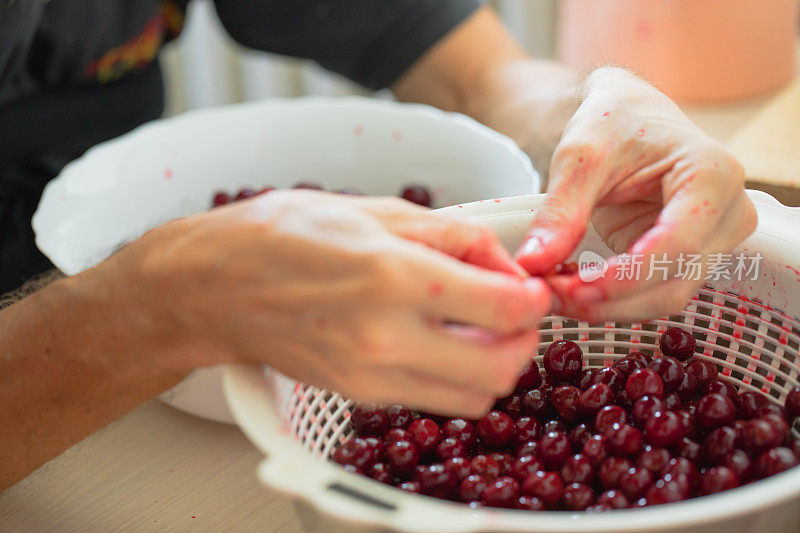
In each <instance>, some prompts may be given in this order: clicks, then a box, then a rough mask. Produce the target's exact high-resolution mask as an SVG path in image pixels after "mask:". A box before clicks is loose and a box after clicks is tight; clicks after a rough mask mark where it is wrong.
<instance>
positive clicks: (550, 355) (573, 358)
mask: <svg viewBox="0 0 800 533" xmlns="http://www.w3.org/2000/svg"><path fill="white" fill-rule="evenodd" d="M542 363H543V364H544V369H545V371H546V372H547V373H548V374H549V375H550V376H551V377H552V378H553V379H554V380H556V381H570V382H572V381H577V379H578V378H579V377H580V374H581V369H582V368H583V353H582V352H581V349H580V347H579V346H578V345H577V344H575V343H574V342H572V341H568V340H560V341H555V342H554V343H552V344H551V345H550V346H548V347H547V350H545V352H544V357H543V358H542Z"/></svg>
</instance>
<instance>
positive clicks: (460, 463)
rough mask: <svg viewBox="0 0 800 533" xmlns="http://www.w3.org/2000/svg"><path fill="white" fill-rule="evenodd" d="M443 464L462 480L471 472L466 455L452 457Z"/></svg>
mask: <svg viewBox="0 0 800 533" xmlns="http://www.w3.org/2000/svg"><path fill="white" fill-rule="evenodd" d="M442 465H443V466H444V467H445V468H446V469H447V470H450V471H451V472H452V473H453V474H455V476H456V478H457V479H458V480H459V481H461V480H462V479H464V478H465V477H467V475H468V474H469V461H468V460H467V459H466V458H465V457H450V458H449V459H445V461H444V462H443V463H442Z"/></svg>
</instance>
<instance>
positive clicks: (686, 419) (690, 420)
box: [677, 410, 697, 439]
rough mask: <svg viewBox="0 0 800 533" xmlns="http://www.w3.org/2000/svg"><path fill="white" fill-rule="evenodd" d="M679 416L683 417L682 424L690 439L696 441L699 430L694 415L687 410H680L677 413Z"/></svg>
mask: <svg viewBox="0 0 800 533" xmlns="http://www.w3.org/2000/svg"><path fill="white" fill-rule="evenodd" d="M677 413H678V416H679V417H681V423H682V424H683V427H684V429H686V436H687V437H689V438H690V439H694V438H695V437H696V436H697V428H696V427H695V424H694V415H693V414H692V413H691V412H690V411H687V410H680V411H677Z"/></svg>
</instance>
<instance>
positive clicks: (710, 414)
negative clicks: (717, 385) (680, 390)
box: [695, 394, 736, 429]
mask: <svg viewBox="0 0 800 533" xmlns="http://www.w3.org/2000/svg"><path fill="white" fill-rule="evenodd" d="M735 417H736V407H735V406H734V405H733V402H732V401H731V400H730V399H729V398H727V397H725V396H723V395H721V394H706V395H705V396H703V397H702V398H700V401H699V402H697V412H696V413H695V420H696V421H697V423H698V424H699V425H700V426H701V427H703V428H706V429H713V428H716V427H719V426H725V425H728V424H730V423H732V422H733V420H734V418H735Z"/></svg>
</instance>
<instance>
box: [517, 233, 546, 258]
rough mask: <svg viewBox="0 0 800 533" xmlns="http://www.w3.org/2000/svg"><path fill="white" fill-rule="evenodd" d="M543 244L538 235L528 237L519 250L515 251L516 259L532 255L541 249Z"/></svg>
mask: <svg viewBox="0 0 800 533" xmlns="http://www.w3.org/2000/svg"><path fill="white" fill-rule="evenodd" d="M543 246H544V243H543V242H542V238H541V237H539V236H538V235H533V234H531V235H528V237H527V238H526V239H525V242H523V243H522V246H520V248H519V250H518V251H517V257H519V256H523V255H532V254H535V253H536V252H538V251H539V250H541V249H542V247H543Z"/></svg>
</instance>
